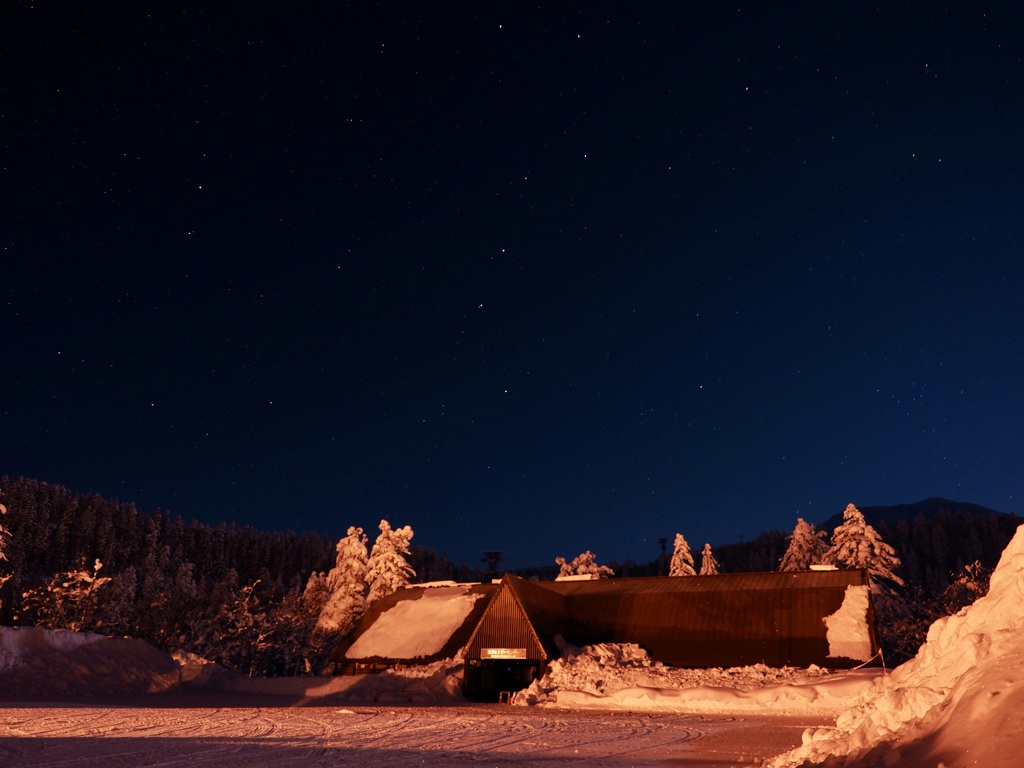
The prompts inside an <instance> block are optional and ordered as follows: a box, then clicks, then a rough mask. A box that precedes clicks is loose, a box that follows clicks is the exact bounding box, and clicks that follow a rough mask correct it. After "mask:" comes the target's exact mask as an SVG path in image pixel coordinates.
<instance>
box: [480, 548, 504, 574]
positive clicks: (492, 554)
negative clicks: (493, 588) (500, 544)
mask: <svg viewBox="0 0 1024 768" xmlns="http://www.w3.org/2000/svg"><path fill="white" fill-rule="evenodd" d="M501 555H502V551H501V550H500V549H485V550H484V556H483V557H482V558H480V560H481V562H484V563H487V570H486V571H485V572H484V575H485V576H486V577H487V580H488V581H492V580H493V579H494V577H495V576H497V575H498V563H500V562H501V560H502V557H501Z"/></svg>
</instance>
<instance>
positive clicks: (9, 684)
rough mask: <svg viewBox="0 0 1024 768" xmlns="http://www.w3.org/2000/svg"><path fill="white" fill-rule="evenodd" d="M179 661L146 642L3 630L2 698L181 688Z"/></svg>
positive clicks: (0, 637) (31, 629)
mask: <svg viewBox="0 0 1024 768" xmlns="http://www.w3.org/2000/svg"><path fill="white" fill-rule="evenodd" d="M180 680H181V675H180V667H179V665H178V663H177V662H176V661H175V660H174V659H172V658H171V657H170V656H168V655H167V654H165V653H162V652H161V651H158V650H157V649H156V648H154V647H153V646H151V645H150V644H149V643H146V642H144V641H142V640H136V639H132V638H127V637H104V636H102V635H96V634H92V633H89V632H70V631H67V630H47V629H37V628H35V627H0V699H6V700H11V699H14V698H33V697H47V696H105V695H115V694H126V693H159V692H163V691H169V690H174V689H177V688H178V686H179V685H180Z"/></svg>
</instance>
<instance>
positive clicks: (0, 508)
mask: <svg viewBox="0 0 1024 768" xmlns="http://www.w3.org/2000/svg"><path fill="white" fill-rule="evenodd" d="M0 493H3V491H0ZM6 514H7V507H5V506H4V505H3V504H0V563H3V562H6V561H7V546H8V544H9V543H10V541H11V532H10V531H8V530H7V529H6V528H4V524H3V516H4V515H6ZM5 571H6V569H3V570H0V589H3V586H4V584H6V583H7V581H8V580H9V579H10V578H11V576H13V575H14V574H12V573H6V572H5ZM0 605H3V601H2V600H0Z"/></svg>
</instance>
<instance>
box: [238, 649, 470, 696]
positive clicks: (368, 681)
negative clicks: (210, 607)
mask: <svg viewBox="0 0 1024 768" xmlns="http://www.w3.org/2000/svg"><path fill="white" fill-rule="evenodd" d="M462 669H463V663H462V659H444V660H443V661H435V662H433V663H432V664H423V665H418V666H415V667H407V668H405V669H401V670H393V669H388V670H385V671H383V672H378V673H377V674H373V675H338V676H335V677H274V678H255V677H234V678H231V679H229V680H225V681H223V682H222V683H220V684H219V686H218V688H219V689H220V690H223V691H227V692H230V693H244V694H257V695H262V696H291V697H296V698H300V699H303V700H311V699H320V698H325V697H329V698H331V699H336V700H338V701H344V702H346V703H350V704H375V703H382V704H455V703H461V702H462V701H464V699H463V698H462Z"/></svg>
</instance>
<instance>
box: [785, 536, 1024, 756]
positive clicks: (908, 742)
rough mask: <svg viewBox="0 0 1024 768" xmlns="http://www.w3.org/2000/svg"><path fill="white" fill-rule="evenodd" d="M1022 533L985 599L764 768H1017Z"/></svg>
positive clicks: (1023, 734) (1023, 695)
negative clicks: (833, 719)
mask: <svg viewBox="0 0 1024 768" xmlns="http://www.w3.org/2000/svg"><path fill="white" fill-rule="evenodd" d="M1021 713H1024V526H1021V527H1020V528H1018V529H1017V533H1016V534H1015V535H1014V537H1013V539H1012V540H1011V541H1010V543H1009V544H1008V545H1007V547H1006V550H1005V551H1004V552H1003V555H1002V557H1001V558H1000V560H999V564H998V566H996V570H995V572H994V573H993V574H992V579H991V585H990V587H989V592H988V594H987V595H986V596H985V597H983V598H980V599H979V600H978V601H977V602H975V603H974V604H973V605H971V606H968V607H967V608H965V609H963V610H962V611H960V612H959V613H957V614H956V615H954V616H948V617H946V618H943V619H940V620H939V621H937V622H935V623H934V624H933V625H932V627H931V629H929V631H928V638H927V641H926V642H925V644H924V645H922V646H921V650H920V651H919V652H918V654H917V656H915V657H914V658H913V659H911V660H910V661H908V662H907V663H906V664H903V665H902V666H900V667H898V668H897V669H896V670H894V671H893V673H892V674H891V675H889V676H888V677H885V678H882V679H880V680H878V681H877V682H876V683H875V684H874V686H873V687H872V688H871V690H869V691H868V692H867V693H865V694H864V696H863V697H862V698H861V699H860V700H859V701H858V702H856V703H855V704H854V706H853V707H851V708H850V709H849V710H847V711H846V712H844V713H842V714H841V715H840V716H839V717H838V718H837V720H836V725H835V727H833V728H820V729H817V730H813V731H808V732H806V733H805V734H804V739H803V741H804V743H803V745H802V746H800V747H798V748H797V749H795V750H793V751H792V752H789V753H787V754H785V755H780V756H779V757H777V758H774V759H773V760H772V761H770V762H769V763H768V765H769V766H770V768H791V767H792V766H806V765H817V764H825V765H828V766H835V767H839V766H854V765H856V766H857V767H858V768H868V767H871V766H892V765H899V766H901V768H908V767H910V768H916V767H917V766H921V768H923V767H924V766H928V768H936V766H940V767H941V768H959V766H968V765H971V766H976V765H977V766H985V768H1010V767H1011V766H1013V768H1016V766H1019V765H1020V761H1021V756H1020V754H1019V750H1020V745H1021V744H1024V724H1022V719H1021Z"/></svg>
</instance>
